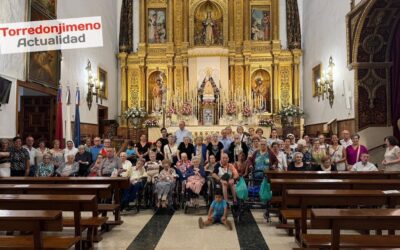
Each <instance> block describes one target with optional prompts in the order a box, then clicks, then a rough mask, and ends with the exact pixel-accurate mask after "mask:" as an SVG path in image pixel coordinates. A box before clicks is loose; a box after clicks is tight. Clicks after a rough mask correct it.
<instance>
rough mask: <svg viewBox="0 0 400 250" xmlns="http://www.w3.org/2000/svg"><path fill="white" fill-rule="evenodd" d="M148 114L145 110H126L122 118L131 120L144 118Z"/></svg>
mask: <svg viewBox="0 0 400 250" xmlns="http://www.w3.org/2000/svg"><path fill="white" fill-rule="evenodd" d="M146 115H147V112H146V110H144V108H137V107H134V108H129V109H128V110H126V111H125V112H124V113H123V114H122V116H123V117H124V118H125V119H130V118H144V117H146Z"/></svg>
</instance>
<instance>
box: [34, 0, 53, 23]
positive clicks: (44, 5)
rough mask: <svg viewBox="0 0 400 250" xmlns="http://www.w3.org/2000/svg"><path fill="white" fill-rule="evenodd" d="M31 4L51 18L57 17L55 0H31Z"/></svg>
mask: <svg viewBox="0 0 400 250" xmlns="http://www.w3.org/2000/svg"><path fill="white" fill-rule="evenodd" d="M32 6H34V7H35V8H38V9H41V10H42V11H43V12H45V13H46V14H47V15H49V16H50V17H51V18H53V19H55V18H56V17H57V0H32Z"/></svg>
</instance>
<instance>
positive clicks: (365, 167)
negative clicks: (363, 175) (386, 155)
mask: <svg viewBox="0 0 400 250" xmlns="http://www.w3.org/2000/svg"><path fill="white" fill-rule="evenodd" d="M368 160H369V154H367V153H362V154H361V161H359V162H357V163H356V164H354V165H353V167H352V168H351V169H350V171H378V169H377V168H376V166H375V165H374V164H372V163H371V162H369V161H368Z"/></svg>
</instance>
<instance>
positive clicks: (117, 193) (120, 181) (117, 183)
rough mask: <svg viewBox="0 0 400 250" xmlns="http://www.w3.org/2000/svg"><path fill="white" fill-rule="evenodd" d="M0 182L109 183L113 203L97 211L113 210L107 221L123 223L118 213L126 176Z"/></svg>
mask: <svg viewBox="0 0 400 250" xmlns="http://www.w3.org/2000/svg"><path fill="white" fill-rule="evenodd" d="M0 184H110V185H111V187H112V189H113V194H114V201H113V204H115V205H114V206H104V207H101V206H100V210H99V212H101V213H102V214H103V215H104V216H106V214H107V212H113V213H114V221H107V223H109V224H113V225H121V224H122V223H123V221H122V220H121V213H120V204H121V190H124V189H127V188H129V185H130V182H129V178H128V177H6V178H1V177H0ZM111 209H112V210H111Z"/></svg>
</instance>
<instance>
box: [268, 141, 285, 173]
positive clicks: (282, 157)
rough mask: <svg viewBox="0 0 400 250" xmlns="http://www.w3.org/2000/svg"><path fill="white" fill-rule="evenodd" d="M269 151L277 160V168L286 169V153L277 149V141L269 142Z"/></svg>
mask: <svg viewBox="0 0 400 250" xmlns="http://www.w3.org/2000/svg"><path fill="white" fill-rule="evenodd" d="M271 151H272V153H274V155H275V157H276V159H277V160H278V170H280V171H287V168H288V165H287V162H286V155H285V153H283V152H282V151H281V150H280V149H279V143H278V142H273V143H272V144H271Z"/></svg>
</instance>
